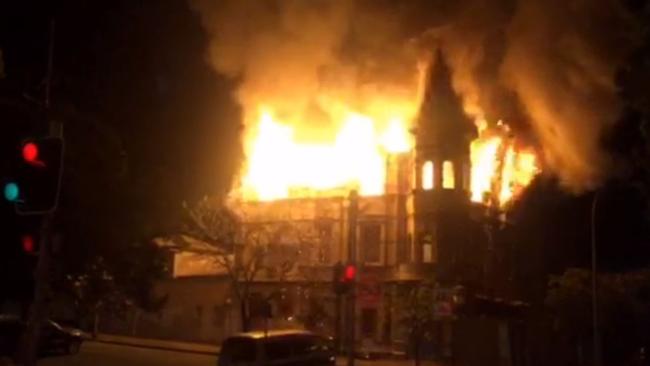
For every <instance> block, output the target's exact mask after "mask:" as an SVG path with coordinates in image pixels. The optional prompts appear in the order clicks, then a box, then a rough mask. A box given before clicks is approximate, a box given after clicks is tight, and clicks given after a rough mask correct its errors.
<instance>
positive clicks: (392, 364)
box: [38, 342, 433, 366]
mask: <svg viewBox="0 0 650 366" xmlns="http://www.w3.org/2000/svg"><path fill="white" fill-rule="evenodd" d="M38 364H39V366H145V365H146V366H149V365H155V366H168V365H169V366H171V365H174V366H208V365H210V366H215V365H216V364H217V360H216V356H210V355H202V354H196V353H186V352H175V351H164V350H158V349H150V348H140V347H133V346H122V345H116V344H108V343H98V342H86V343H84V345H83V346H82V347H81V352H80V353H79V354H78V355H75V356H55V357H49V358H45V359H43V360H41V361H40V362H39V363H38ZM345 364H346V363H345V360H344V359H339V360H338V361H337V365H345ZM355 364H356V365H357V366H371V365H372V366H407V365H408V366H410V365H413V361H359V360H357V362H356V363H355ZM422 365H423V366H429V365H433V364H430V363H426V362H423V363H422Z"/></svg>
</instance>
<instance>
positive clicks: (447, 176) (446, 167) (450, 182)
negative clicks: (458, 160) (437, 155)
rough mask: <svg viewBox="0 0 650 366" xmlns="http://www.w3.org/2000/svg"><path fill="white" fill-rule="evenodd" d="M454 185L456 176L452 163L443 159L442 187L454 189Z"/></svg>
mask: <svg viewBox="0 0 650 366" xmlns="http://www.w3.org/2000/svg"><path fill="white" fill-rule="evenodd" d="M455 187H456V178H455V177H454V163H452V162H451V161H449V160H445V162H444V163H442V188H444V189H454V188H455Z"/></svg>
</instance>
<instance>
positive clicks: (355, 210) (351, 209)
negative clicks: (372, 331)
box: [346, 190, 359, 366]
mask: <svg viewBox="0 0 650 366" xmlns="http://www.w3.org/2000/svg"><path fill="white" fill-rule="evenodd" d="M348 203H349V206H348V262H349V264H352V265H354V266H356V264H357V263H356V262H357V218H358V214H359V194H358V193H357V191H356V190H351V191H350V196H349V202H348ZM346 305H347V329H348V332H347V333H348V350H347V351H348V363H347V365H348V366H354V349H355V347H354V345H355V341H356V339H355V338H356V337H355V331H356V320H355V318H356V316H355V315H356V276H355V280H354V281H353V282H352V283H351V284H350V290H349V291H348V294H347V302H346Z"/></svg>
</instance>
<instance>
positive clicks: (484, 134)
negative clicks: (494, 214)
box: [470, 119, 540, 207]
mask: <svg viewBox="0 0 650 366" xmlns="http://www.w3.org/2000/svg"><path fill="white" fill-rule="evenodd" d="M476 125H477V127H478V131H479V137H478V138H477V139H475V140H474V141H472V143H471V145H470V153H471V162H472V174H471V191H472V195H471V199H472V201H474V202H479V203H484V204H487V205H497V206H500V207H504V206H506V205H507V204H508V203H510V202H511V201H512V200H513V198H515V197H516V196H517V195H519V194H520V193H521V191H522V190H523V189H524V188H525V187H526V186H528V185H529V184H530V182H531V181H532V180H533V178H534V177H535V176H536V175H537V174H538V173H539V171H540V169H539V167H538V163H537V156H536V154H535V153H534V151H532V150H526V149H520V148H517V146H516V141H515V140H514V138H513V137H511V136H510V128H509V127H508V126H507V125H506V124H504V123H502V122H499V123H497V125H496V126H494V127H492V128H488V124H487V122H486V121H485V120H482V119H479V120H478V121H477V122H476Z"/></svg>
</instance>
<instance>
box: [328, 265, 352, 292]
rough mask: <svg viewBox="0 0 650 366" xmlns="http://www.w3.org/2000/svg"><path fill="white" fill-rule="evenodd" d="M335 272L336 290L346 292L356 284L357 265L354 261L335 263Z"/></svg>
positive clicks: (334, 283)
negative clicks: (344, 263)
mask: <svg viewBox="0 0 650 366" xmlns="http://www.w3.org/2000/svg"><path fill="white" fill-rule="evenodd" d="M333 274H334V278H333V285H334V292H336V293H337V294H345V293H347V292H349V291H350V289H351V288H352V286H354V283H355V281H356V278H357V267H356V266H355V265H354V264H352V263H348V264H346V265H343V264H342V263H340V262H339V263H337V264H335V265H334V271H333Z"/></svg>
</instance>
